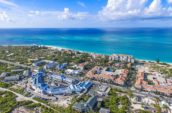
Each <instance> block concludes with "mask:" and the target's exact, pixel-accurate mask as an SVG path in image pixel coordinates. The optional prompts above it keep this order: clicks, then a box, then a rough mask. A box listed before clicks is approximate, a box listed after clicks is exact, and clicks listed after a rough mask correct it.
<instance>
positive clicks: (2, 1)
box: [0, 0, 17, 7]
mask: <svg viewBox="0 0 172 113" xmlns="http://www.w3.org/2000/svg"><path fill="white" fill-rule="evenodd" d="M0 4H4V5H8V6H12V7H17V4H15V3H13V2H10V1H9V0H0Z"/></svg>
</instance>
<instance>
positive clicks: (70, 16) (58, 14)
mask: <svg viewBox="0 0 172 113" xmlns="http://www.w3.org/2000/svg"><path fill="white" fill-rule="evenodd" d="M28 16H29V17H40V18H47V17H52V18H54V19H58V20H74V19H75V20H77V19H78V20H82V19H85V18H86V17H87V16H88V13H87V12H71V11H70V9H69V8H64V10H63V11H38V10H36V11H33V10H31V11H29V12H28Z"/></svg>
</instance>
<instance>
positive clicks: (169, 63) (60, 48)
mask: <svg viewBox="0 0 172 113" xmlns="http://www.w3.org/2000/svg"><path fill="white" fill-rule="evenodd" d="M0 46H1V47H7V46H11V47H12V46H14V47H15V46H16V47H17V46H28V47H29V46H30V47H31V46H39V47H47V48H50V49H57V50H62V49H64V50H71V51H78V52H81V53H88V54H96V55H108V56H111V55H112V54H103V53H95V52H89V51H82V50H77V49H71V48H66V47H60V46H52V45H38V44H21V45H0ZM114 54H116V53H114ZM117 55H118V54H117ZM123 55H129V54H123ZM129 56H133V55H129ZM133 57H134V56H133ZM134 58H135V57H134ZM135 59H136V60H137V61H141V62H146V63H149V62H152V63H156V61H154V60H148V59H139V58H135ZM160 63H165V64H168V65H172V62H164V61H160Z"/></svg>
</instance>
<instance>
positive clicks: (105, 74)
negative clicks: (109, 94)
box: [86, 66, 128, 86]
mask: <svg viewBox="0 0 172 113" xmlns="http://www.w3.org/2000/svg"><path fill="white" fill-rule="evenodd" d="M86 76H87V77H88V78H92V79H97V80H105V81H111V82H113V83H116V84H118V85H122V86H123V85H125V82H126V78H127V76H128V70H127V69H120V70H116V71H115V72H111V71H106V69H104V68H103V67H98V66H95V67H94V68H93V69H91V70H90V71H89V72H88V73H87V74H86Z"/></svg>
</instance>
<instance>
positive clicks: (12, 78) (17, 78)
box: [4, 75, 20, 82]
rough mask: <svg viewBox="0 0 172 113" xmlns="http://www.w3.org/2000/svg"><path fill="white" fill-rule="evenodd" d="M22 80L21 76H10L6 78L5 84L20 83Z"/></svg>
mask: <svg viewBox="0 0 172 113" xmlns="http://www.w3.org/2000/svg"><path fill="white" fill-rule="evenodd" d="M19 80H20V76H19V75H15V76H8V77H5V78H4V81H5V82H12V81H19Z"/></svg>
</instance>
